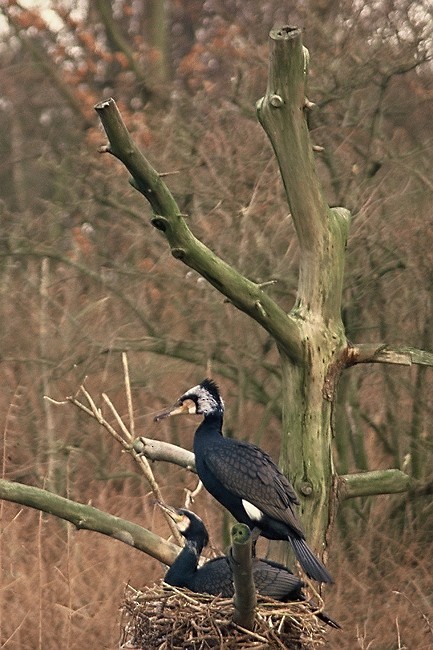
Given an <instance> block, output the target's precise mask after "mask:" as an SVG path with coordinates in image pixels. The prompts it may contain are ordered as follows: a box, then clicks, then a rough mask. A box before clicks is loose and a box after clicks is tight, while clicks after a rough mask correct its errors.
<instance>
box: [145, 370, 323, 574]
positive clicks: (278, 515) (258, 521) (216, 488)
mask: <svg viewBox="0 0 433 650" xmlns="http://www.w3.org/2000/svg"><path fill="white" fill-rule="evenodd" d="M181 413H190V414H198V415H203V417H204V420H203V422H202V423H201V424H200V426H199V427H198V429H197V431H196V432H195V436H194V454H195V465H196V469H197V474H198V476H199V478H200V479H201V481H202V483H203V485H204V487H205V488H206V490H207V491H208V492H210V494H212V496H213V497H215V499H216V500H217V501H219V502H220V503H221V504H222V505H223V506H224V507H225V508H227V510H229V511H230V512H231V514H232V515H233V516H234V517H235V519H237V521H239V522H241V523H243V524H247V526H249V528H250V529H251V530H252V531H253V530H254V529H255V528H256V529H259V531H260V534H262V535H263V536H264V537H267V538H268V539H282V540H288V541H289V542H290V544H291V545H292V548H293V550H294V552H295V555H296V557H297V559H298V560H299V563H300V564H301V566H302V568H303V569H304V571H305V573H306V574H307V576H309V577H310V578H312V579H313V580H317V581H318V582H332V578H331V576H330V575H329V573H328V571H327V570H326V568H325V567H324V565H323V564H322V562H321V561H320V560H319V559H318V558H316V556H315V555H314V554H313V552H312V551H311V549H310V548H309V546H308V545H307V543H306V541H305V535H304V532H303V530H302V527H301V524H300V521H299V519H298V517H297V515H296V512H295V508H294V506H296V505H299V500H298V497H297V496H296V493H295V491H294V489H293V487H292V486H291V484H290V483H289V481H288V480H287V478H286V477H285V476H284V474H282V472H280V470H279V469H278V467H277V466H276V465H275V463H274V462H273V460H272V459H271V457H270V456H269V455H268V454H266V453H265V452H264V451H262V450H261V449H260V448H259V447H256V445H252V444H250V443H248V442H241V441H239V440H233V439H231V438H225V437H224V436H223V434H222V425H223V417H224V402H223V400H222V398H221V395H220V392H219V389H218V386H217V385H216V384H215V382H214V381H212V379H205V380H204V381H202V383H201V384H199V385H198V386H194V387H193V388H190V389H189V390H187V391H186V393H184V394H183V395H182V396H181V397H180V398H179V399H178V400H177V402H176V403H175V404H174V405H173V406H172V407H170V408H168V409H165V410H164V411H162V412H161V413H159V414H158V415H156V416H155V420H156V421H158V420H161V419H162V418H164V417H168V416H172V415H177V414H181Z"/></svg>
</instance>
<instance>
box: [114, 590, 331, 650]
mask: <svg viewBox="0 0 433 650" xmlns="http://www.w3.org/2000/svg"><path fill="white" fill-rule="evenodd" d="M121 611H122V622H121V639H120V644H119V647H120V648H125V649H126V648H129V649H134V650H144V649H146V650H151V649H158V650H207V649H208V648H224V650H227V649H230V648H242V649H243V650H253V649H255V650H259V649H260V650H264V649H265V648H273V649H274V648H285V649H287V648H288V649H290V650H315V648H317V647H318V646H321V645H323V644H324V643H325V639H324V631H323V627H322V624H321V623H320V622H319V620H318V619H317V618H316V616H315V615H314V612H315V611H316V610H314V609H313V608H312V607H311V605H309V604H308V603H306V602H289V603H281V602H278V601H275V600H272V599H269V598H264V597H262V596H259V597H258V603H257V609H256V624H255V627H254V630H253V631H249V630H245V629H243V628H241V627H239V626H238V625H236V624H235V623H233V621H232V616H233V600H232V598H219V597H217V596H208V595H207V594H196V593H193V592H191V591H189V590H188V589H180V588H177V587H171V586H169V585H166V584H165V583H162V584H160V585H158V584H157V585H154V586H153V587H145V588H144V589H143V590H142V591H137V590H135V589H134V588H133V587H131V586H130V585H128V586H127V587H126V591H125V596H124V601H123V603H122V606H121Z"/></svg>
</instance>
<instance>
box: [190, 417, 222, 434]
mask: <svg viewBox="0 0 433 650" xmlns="http://www.w3.org/2000/svg"><path fill="white" fill-rule="evenodd" d="M222 428H223V416H222V414H221V413H210V414H209V415H206V416H205V418H204V420H203V422H202V423H201V424H200V426H199V427H198V429H197V431H196V435H198V436H200V435H201V434H203V435H206V436H209V435H210V434H214V435H219V436H222Z"/></svg>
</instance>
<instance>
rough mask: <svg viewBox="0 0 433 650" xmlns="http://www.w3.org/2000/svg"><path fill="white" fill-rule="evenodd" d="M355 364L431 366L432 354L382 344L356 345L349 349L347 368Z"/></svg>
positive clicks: (432, 361)
mask: <svg viewBox="0 0 433 650" xmlns="http://www.w3.org/2000/svg"><path fill="white" fill-rule="evenodd" d="M357 363H394V364H398V365H403V366H411V365H413V364H418V365H423V366H433V352H428V351H427V350H419V349H417V348H411V347H409V346H391V345H386V344H383V343H358V344H356V345H352V346H350V347H349V350H348V355H347V364H346V365H347V366H353V365H355V364H357Z"/></svg>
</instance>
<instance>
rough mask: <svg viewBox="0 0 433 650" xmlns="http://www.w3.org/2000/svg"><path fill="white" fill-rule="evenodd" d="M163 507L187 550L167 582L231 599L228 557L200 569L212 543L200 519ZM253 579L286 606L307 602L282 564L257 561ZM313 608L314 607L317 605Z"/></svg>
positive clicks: (321, 615)
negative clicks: (201, 561)
mask: <svg viewBox="0 0 433 650" xmlns="http://www.w3.org/2000/svg"><path fill="white" fill-rule="evenodd" d="M159 506H160V507H161V508H162V509H163V510H164V511H165V512H167V513H168V514H169V515H170V517H171V518H172V519H173V521H174V522H175V523H176V526H177V527H178V529H179V531H180V532H181V533H182V535H183V536H184V538H185V546H184V548H183V549H182V551H181V552H180V553H179V555H178V556H177V558H176V559H175V561H174V563H173V564H172V566H171V567H170V568H169V569H168V571H167V573H166V574H165V578H164V581H165V582H166V583H167V584H169V585H173V586H174V587H187V588H188V589H190V590H191V591H194V592H195V593H199V594H211V595H213V596H217V595H221V596H222V597H223V598H231V597H232V596H233V594H234V587H233V574H232V569H231V566H230V561H229V558H228V557H227V556H224V557H216V558H214V559H213V560H208V561H207V562H206V563H205V564H204V565H203V566H201V567H198V561H199V557H200V553H201V552H202V550H203V548H204V547H205V546H206V545H207V543H208V541H209V536H208V532H207V530H206V527H205V525H204V523H203V521H202V520H201V519H200V517H198V516H197V515H196V514H194V513H193V512H191V511H190V510H185V509H183V508H180V509H178V508H173V507H171V506H166V505H165V504H162V503H159ZM253 577H254V583H255V585H256V589H257V591H258V592H259V594H261V595H262V596H269V597H270V598H274V599H275V600H280V601H283V602H288V601H305V600H306V596H305V594H304V593H303V591H302V587H304V583H303V582H302V581H301V580H299V578H297V577H296V576H294V575H293V573H292V572H291V571H289V569H287V568H286V567H285V566H283V565H282V564H278V563H277V562H272V561H271V560H264V559H263V560H259V559H257V558H253ZM311 605H312V606H313V607H314V603H311ZM317 617H318V618H320V619H321V620H322V621H324V622H325V623H327V624H328V625H330V626H331V627H334V628H340V625H339V624H338V623H337V622H336V621H334V620H333V619H332V618H330V617H329V616H328V615H327V614H326V613H325V612H318V613H317Z"/></svg>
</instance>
